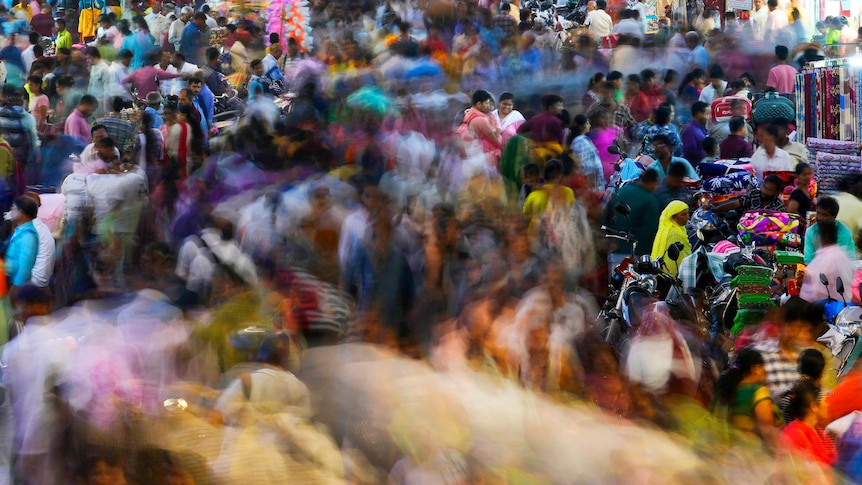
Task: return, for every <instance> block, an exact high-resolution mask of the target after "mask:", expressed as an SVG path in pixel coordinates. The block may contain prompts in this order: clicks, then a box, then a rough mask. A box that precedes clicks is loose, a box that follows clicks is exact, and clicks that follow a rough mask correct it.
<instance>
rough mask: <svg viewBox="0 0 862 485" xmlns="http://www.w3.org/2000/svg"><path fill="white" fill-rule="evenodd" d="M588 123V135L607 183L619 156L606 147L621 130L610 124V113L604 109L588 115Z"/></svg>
mask: <svg viewBox="0 0 862 485" xmlns="http://www.w3.org/2000/svg"><path fill="white" fill-rule="evenodd" d="M590 125H591V126H592V130H590V134H589V137H590V140H592V141H593V145H595V146H596V150H597V151H598V152H599V158H600V159H601V160H602V173H603V174H604V176H605V183H608V182H609V181H610V180H611V177H613V175H614V163H616V162H617V160H619V156H618V155H614V154H613V153H610V152H609V151H608V147H609V146H611V145H613V143H614V140H616V139H617V138H619V137H620V134H621V133H622V130H620V128H619V127H617V126H614V125H612V124H611V113H610V112H609V111H608V110H606V109H600V110H598V111H596V112H595V113H593V115H592V116H591V117H590Z"/></svg>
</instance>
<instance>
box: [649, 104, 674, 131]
mask: <svg viewBox="0 0 862 485" xmlns="http://www.w3.org/2000/svg"><path fill="white" fill-rule="evenodd" d="M672 114H673V110H672V109H671V108H670V106H664V105H662V106H659V107H658V108H656V109H655V115H654V117H653V121H654V122H655V124H656V125H659V126H665V125H667V124H669V123H670V117H671V115H672Z"/></svg>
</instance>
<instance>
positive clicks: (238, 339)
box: [229, 326, 290, 363]
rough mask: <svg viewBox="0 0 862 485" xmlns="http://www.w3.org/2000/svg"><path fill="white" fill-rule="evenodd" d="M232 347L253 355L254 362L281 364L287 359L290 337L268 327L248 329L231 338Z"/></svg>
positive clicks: (236, 333) (234, 334)
mask: <svg viewBox="0 0 862 485" xmlns="http://www.w3.org/2000/svg"><path fill="white" fill-rule="evenodd" d="M229 341H230V345H231V347H233V348H234V349H236V350H237V351H240V352H245V353H247V354H251V355H252V358H251V359H252V361H253V362H263V363H281V362H284V361H285V360H286V359H287V356H288V353H289V350H290V337H288V336H287V335H286V334H284V333H282V332H276V331H275V330H273V329H271V328H266V327H256V326H251V327H246V328H244V329H242V330H239V331H237V332H235V333H233V334H232V335H231V336H230V339H229Z"/></svg>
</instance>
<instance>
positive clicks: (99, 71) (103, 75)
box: [89, 60, 111, 99]
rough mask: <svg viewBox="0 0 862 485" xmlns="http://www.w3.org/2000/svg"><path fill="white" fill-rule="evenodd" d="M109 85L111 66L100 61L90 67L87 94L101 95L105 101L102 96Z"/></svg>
mask: <svg viewBox="0 0 862 485" xmlns="http://www.w3.org/2000/svg"><path fill="white" fill-rule="evenodd" d="M110 85H111V65H110V64H108V63H107V62H105V61H102V60H100V61H99V62H98V63H96V64H94V65H93V66H91V67H90V87H89V92H91V93H94V94H97V93H101V94H102V97H103V99H105V98H104V95H105V94H106V93H107V92H108V86H110ZM97 95H98V94H97Z"/></svg>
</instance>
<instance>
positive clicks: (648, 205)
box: [608, 183, 661, 256]
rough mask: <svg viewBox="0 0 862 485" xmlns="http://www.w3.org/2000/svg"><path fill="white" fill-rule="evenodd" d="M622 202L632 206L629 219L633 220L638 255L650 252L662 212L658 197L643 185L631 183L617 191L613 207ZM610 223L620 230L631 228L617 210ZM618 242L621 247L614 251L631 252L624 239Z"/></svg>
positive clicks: (612, 226) (633, 232)
mask: <svg viewBox="0 0 862 485" xmlns="http://www.w3.org/2000/svg"><path fill="white" fill-rule="evenodd" d="M620 202H624V203H626V204H628V206H629V207H631V208H632V213H631V215H630V216H629V219H630V220H631V222H632V228H631V229H632V234H633V235H634V237H635V239H636V240H637V242H638V247H637V255H638V256H643V255H645V254H650V252H651V251H652V243H653V241H654V240H655V235H656V232H658V218H659V215H660V214H661V211H660V209H659V206H658V205H659V204H658V199H656V198H655V197H654V196H653V194H652V193H651V192H650V191H648V190H647V189H645V188H644V187H643V186H642V185H640V184H638V183H630V184H628V185H626V186H624V187H623V188H621V189H619V190H618V191H617V193H616V194H615V195H614V203H613V204H612V205H611V207H614V206H616V205H617V204H618V203H620ZM608 225H609V226H610V227H611V228H613V229H616V230H618V231H627V230H628V229H629V226H628V223H627V222H626V220H625V218H624V217H623V216H621V215H620V214H617V213H616V212H615V213H614V214H613V218H612V219H611V222H610V224H608ZM617 242H619V247H618V248H617V249H616V250H615V251H614V252H615V253H617V254H629V253H631V251H632V249H631V245H630V244H628V243H625V242H622V241H617Z"/></svg>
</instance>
